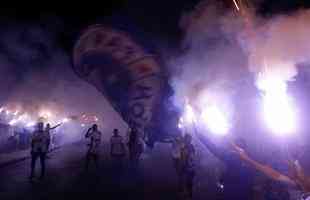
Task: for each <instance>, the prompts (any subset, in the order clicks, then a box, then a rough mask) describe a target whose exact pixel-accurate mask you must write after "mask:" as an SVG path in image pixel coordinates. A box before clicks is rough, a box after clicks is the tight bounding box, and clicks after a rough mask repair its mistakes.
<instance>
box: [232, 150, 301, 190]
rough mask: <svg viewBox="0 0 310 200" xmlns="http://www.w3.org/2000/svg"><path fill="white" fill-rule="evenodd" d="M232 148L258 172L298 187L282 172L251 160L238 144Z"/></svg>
mask: <svg viewBox="0 0 310 200" xmlns="http://www.w3.org/2000/svg"><path fill="white" fill-rule="evenodd" d="M232 146H233V148H234V150H235V151H236V153H237V154H238V155H239V156H240V158H241V159H242V160H243V161H245V162H247V163H248V164H250V165H251V166H253V167H254V168H255V169H256V170H258V171H260V172H262V173H263V174H265V175H266V176H268V177H269V178H271V179H273V180H275V181H279V182H283V183H286V184H289V185H294V186H296V185H297V184H296V182H295V181H294V180H292V179H291V178H290V177H288V176H286V175H283V174H281V173H280V172H278V171H276V170H274V169H273V168H271V167H269V166H267V165H263V164H261V163H259V162H257V161H256V160H254V159H252V158H250V157H249V156H248V154H247V153H246V152H245V151H244V149H242V148H240V147H239V146H237V145H236V144H232Z"/></svg>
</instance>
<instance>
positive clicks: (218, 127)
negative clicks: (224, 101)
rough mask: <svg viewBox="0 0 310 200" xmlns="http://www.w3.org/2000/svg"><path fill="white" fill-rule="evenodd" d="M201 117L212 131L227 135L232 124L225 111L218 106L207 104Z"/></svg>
mask: <svg viewBox="0 0 310 200" xmlns="http://www.w3.org/2000/svg"><path fill="white" fill-rule="evenodd" d="M201 117H202V120H203V121H204V122H205V124H206V126H207V128H208V129H209V130H210V131H211V132H212V133H215V134H218V135H226V134H227V133H228V131H229V128H230V124H229V123H228V121H227V118H226V116H225V115H224V113H223V112H221V110H220V109H219V108H218V107H217V106H215V105H213V106H207V107H206V108H205V109H204V110H203V112H202V114H201Z"/></svg>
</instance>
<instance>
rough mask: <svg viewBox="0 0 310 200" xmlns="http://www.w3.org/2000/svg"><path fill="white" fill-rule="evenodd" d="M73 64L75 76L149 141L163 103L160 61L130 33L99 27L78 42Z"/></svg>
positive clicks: (85, 33) (90, 28)
mask: <svg viewBox="0 0 310 200" xmlns="http://www.w3.org/2000/svg"><path fill="white" fill-rule="evenodd" d="M73 62H74V70H75V72H76V73H77V74H78V75H79V76H80V77H81V78H82V79H84V80H86V81H87V82H89V83H91V84H92V85H94V86H95V87H96V88H97V89H98V90H99V91H100V92H101V93H103V94H104V95H105V97H106V98H107V99H108V100H109V102H110V103H111V104H112V106H113V107H114V109H115V110H116V111H117V112H118V113H120V114H121V116H122V118H123V119H124V120H125V121H126V122H127V123H128V124H129V126H131V127H135V128H137V130H138V131H139V133H140V136H141V137H143V138H148V137H149V135H148V133H147V132H148V131H147V130H150V129H153V128H152V127H154V126H155V125H154V123H155V122H154V121H155V118H156V117H155V116H156V115H158V114H157V113H158V111H159V110H160V107H161V106H160V104H161V101H162V99H163V87H164V79H163V71H162V68H161V66H160V64H159V62H158V61H157V60H156V57H155V56H154V55H152V54H149V53H148V52H147V51H146V50H145V49H144V48H143V46H141V45H140V44H139V43H137V42H136V41H135V40H134V38H133V37H131V36H130V35H129V34H128V33H127V32H124V31H121V30H117V29H114V28H111V27H107V26H103V25H95V26H91V27H89V28H88V29H87V30H86V31H85V32H84V33H83V34H82V35H81V37H80V39H79V40H78V41H77V43H76V45H75V47H74V52H73Z"/></svg>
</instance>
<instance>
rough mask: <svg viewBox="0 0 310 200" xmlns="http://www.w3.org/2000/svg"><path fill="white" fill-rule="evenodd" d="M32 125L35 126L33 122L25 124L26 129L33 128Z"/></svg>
mask: <svg viewBox="0 0 310 200" xmlns="http://www.w3.org/2000/svg"><path fill="white" fill-rule="evenodd" d="M34 125H35V123H34V122H28V123H27V124H26V127H31V126H34Z"/></svg>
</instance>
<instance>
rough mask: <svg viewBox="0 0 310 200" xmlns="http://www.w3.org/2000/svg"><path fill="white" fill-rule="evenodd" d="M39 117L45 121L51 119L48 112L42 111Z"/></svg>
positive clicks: (50, 114)
mask: <svg viewBox="0 0 310 200" xmlns="http://www.w3.org/2000/svg"><path fill="white" fill-rule="evenodd" d="M39 117H42V118H45V119H49V118H51V117H52V113H51V112H50V111H48V110H42V111H40V113H39Z"/></svg>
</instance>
